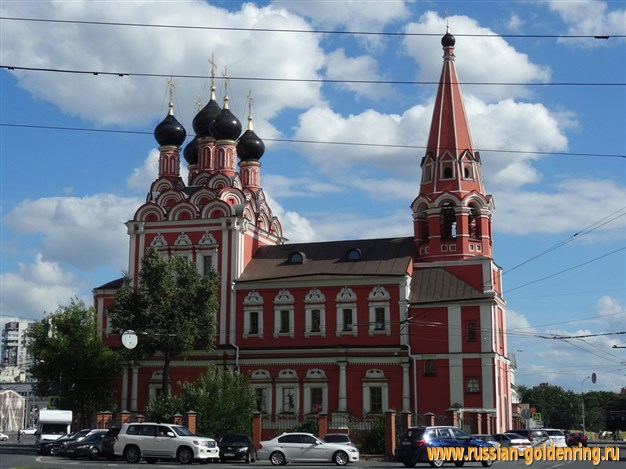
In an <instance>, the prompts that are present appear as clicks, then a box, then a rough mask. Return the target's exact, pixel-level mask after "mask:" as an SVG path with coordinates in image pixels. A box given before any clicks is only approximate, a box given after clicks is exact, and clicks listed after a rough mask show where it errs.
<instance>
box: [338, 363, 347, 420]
mask: <svg viewBox="0 0 626 469" xmlns="http://www.w3.org/2000/svg"><path fill="white" fill-rule="evenodd" d="M338 365H339V405H338V407H337V411H338V412H346V410H347V408H346V365H347V364H346V362H339V363H338Z"/></svg>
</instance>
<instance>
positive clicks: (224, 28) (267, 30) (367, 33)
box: [0, 16, 626, 40]
mask: <svg viewBox="0 0 626 469" xmlns="http://www.w3.org/2000/svg"><path fill="white" fill-rule="evenodd" d="M0 20H8V21H28V22H39V23H61V24H83V25H96V26H125V27H140V28H161V29H163V28H166V29H191V30H206V31H245V32H262V33H298V34H323V35H328V34H337V35H351V36H392V37H393V36H396V37H398V36H399V37H415V36H429V37H441V33H418V32H416V33H410V32H392V31H337V30H328V29H280V28H275V29H273V28H242V27H229V26H190V25H172V24H149V23H123V22H107V21H86V20H58V19H45V18H19V17H12V16H0ZM454 36H456V37H486V38H497V37H506V38H528V39H538V38H545V39H602V40H606V39H609V38H612V37H613V38H622V37H626V35H621V34H495V33H494V34H485V33H483V34H469V33H457V32H455V34H454Z"/></svg>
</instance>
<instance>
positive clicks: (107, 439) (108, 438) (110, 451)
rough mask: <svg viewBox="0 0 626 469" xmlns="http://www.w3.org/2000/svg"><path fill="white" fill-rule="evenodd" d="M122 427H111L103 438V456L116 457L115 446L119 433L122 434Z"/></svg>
mask: <svg viewBox="0 0 626 469" xmlns="http://www.w3.org/2000/svg"><path fill="white" fill-rule="evenodd" d="M121 428H122V427H111V428H109V430H108V431H107V434H106V435H104V438H103V439H102V456H104V457H105V458H107V459H115V452H114V446H115V442H116V441H117V435H119V434H120V430H121Z"/></svg>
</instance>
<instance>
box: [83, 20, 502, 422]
mask: <svg viewBox="0 0 626 469" xmlns="http://www.w3.org/2000/svg"><path fill="white" fill-rule="evenodd" d="M441 44H442V46H443V52H444V55H443V69H442V72H441V78H440V81H439V87H438V91H437V96H436V101H435V106H434V111H433V117H432V123H431V127H430V133H429V136H428V142H427V148H426V152H425V154H424V156H423V158H422V160H421V169H422V175H421V181H420V183H419V189H418V188H417V187H416V197H415V199H414V201H413V203H412V204H411V206H410V212H409V211H408V210H407V224H408V223H411V221H412V224H413V235H412V236H408V237H390V238H382V239H355V240H342V241H326V242H311V243H289V242H287V240H286V239H285V238H284V236H283V230H282V227H281V223H280V221H279V220H278V218H277V217H276V216H274V215H273V214H272V210H271V207H270V206H269V205H268V203H267V200H266V197H265V194H264V192H263V188H262V181H261V163H260V160H261V157H262V156H263V154H264V151H265V145H264V144H263V142H262V140H261V139H260V138H259V136H258V135H257V134H256V133H255V131H254V130H253V126H252V120H251V118H250V117H248V124H247V128H246V130H245V131H243V133H242V130H243V129H242V125H241V123H240V121H239V120H238V119H237V118H236V117H235V116H234V115H233V113H232V112H231V111H230V109H229V106H228V97H227V96H226V97H225V98H224V101H223V104H222V106H220V105H219V104H218V102H217V101H216V98H215V86H214V83H212V92H211V98H210V100H209V102H208V103H207V104H206V106H205V107H204V108H203V109H201V110H200V111H199V112H198V114H197V115H196V116H195V118H194V120H193V130H194V132H195V137H194V138H193V139H192V140H191V141H190V142H189V143H188V144H187V145H186V146H185V148H184V151H181V145H183V143H184V141H185V139H186V131H185V129H184V128H183V127H182V125H181V124H180V123H179V122H178V121H177V120H176V118H175V117H174V114H173V106H172V104H171V103H170V109H169V112H168V115H167V116H166V117H165V119H164V120H163V121H162V122H161V123H160V124H159V125H158V126H157V127H156V129H155V132H154V135H155V138H156V140H157V142H158V145H159V152H160V156H159V170H158V175H157V178H156V179H155V180H154V182H153V183H152V185H151V186H150V187H149V188H147V190H148V192H147V197H146V201H145V203H144V204H143V205H141V206H140V207H138V209H137V211H136V212H135V215H134V216H133V218H132V220H130V221H128V222H127V223H126V226H127V229H128V235H129V239H130V243H129V250H130V251H129V266H128V273H129V275H130V277H131V278H134V279H136V278H137V276H138V272H139V269H140V266H141V259H142V256H143V254H144V253H145V251H146V249H147V248H149V247H153V248H156V249H157V250H158V251H160V252H162V253H163V255H168V256H173V255H179V256H185V257H187V258H188V259H189V260H190V261H191V262H193V263H195V264H196V265H197V268H198V271H199V272H200V273H203V274H206V273H209V272H210V271H211V270H212V269H215V270H216V271H217V273H218V274H219V276H220V279H221V286H220V291H219V310H218V311H217V313H216V315H217V317H216V323H217V336H216V342H215V349H214V351H213V352H202V351H196V352H194V353H192V354H191V355H190V356H188V357H186V358H185V359H183V358H182V357H180V358H178V359H174V360H173V361H172V363H171V368H170V383H169V386H170V390H171V392H172V393H173V394H176V393H177V392H178V390H179V389H180V388H179V384H178V383H179V382H182V381H193V380H195V379H196V378H197V377H198V375H200V374H201V373H203V372H204V370H205V369H206V366H207V364H208V363H214V364H216V365H218V366H222V367H228V368H230V369H236V370H239V371H240V372H241V373H245V374H247V375H248V376H249V377H250V381H251V383H252V386H253V387H254V389H255V392H256V396H257V407H258V410H259V411H260V412H262V413H263V416H264V417H263V418H264V419H265V420H266V421H267V422H270V423H271V422H276V421H278V420H280V419H283V420H285V419H287V420H289V419H295V420H301V419H304V418H306V417H307V416H310V415H315V414H320V413H324V414H326V415H327V418H328V422H329V427H330V428H333V422H339V421H340V420H341V419H343V421H345V418H346V417H347V416H352V417H358V418H363V417H368V416H377V415H382V414H383V413H384V412H385V411H387V410H388V409H393V410H395V411H396V412H398V413H401V412H403V413H407V414H411V415H413V423H414V424H440V425H441V424H455V425H457V426H459V427H462V428H464V429H465V430H467V431H469V432H477V433H487V432H489V433H497V432H503V431H505V430H506V429H508V428H511V424H512V415H511V402H510V383H509V367H510V360H509V358H508V353H507V346H506V337H505V331H506V321H505V302H504V299H503V296H502V284H501V275H502V271H501V269H500V267H498V266H497V265H496V263H495V262H494V259H493V246H492V241H493V240H492V229H491V219H492V211H493V209H494V204H493V200H492V198H491V196H490V195H487V194H486V192H485V188H484V186H483V180H482V170H481V159H480V155H479V153H478V152H477V151H476V150H475V149H474V144H473V142H472V137H471V134H470V128H469V122H468V120H467V116H466V114H465V109H464V104H463V98H462V95H461V89H460V86H459V79H458V77H457V73H456V68H455V62H454V60H455V56H454V46H455V38H454V37H453V36H452V35H451V34H450V33H449V32H447V33H446V34H445V35H444V36H443V38H442V40H441ZM181 153H182V156H183V157H184V159H185V160H186V162H187V164H188V168H189V176H188V180H187V181H184V180H183V178H181V176H180V157H181ZM410 215H412V219H411V218H409V216H410ZM120 284H121V279H118V280H114V281H112V282H110V283H108V284H105V285H102V286H100V287H98V288H95V289H94V303H95V307H96V311H97V316H98V323H99V325H100V327H101V329H102V338H103V341H104V343H106V344H107V345H109V346H111V347H121V342H120V337H119V334H118V333H117V332H114V331H112V330H111V327H110V325H109V324H108V322H107V315H106V310H107V307H109V306H110V305H111V303H112V301H113V299H114V296H115V292H116V289H117V288H118V287H119V286H120ZM161 368H162V361H161V360H160V358H159V355H156V356H154V357H151V358H149V359H146V360H143V361H141V362H139V363H135V364H133V366H129V367H127V369H126V370H125V371H124V374H123V376H122V378H120V380H119V385H118V390H117V392H116V403H117V406H118V410H128V411H130V412H136V413H142V412H145V408H146V406H147V404H148V402H149V399H150V397H151V396H155V395H157V394H158V393H159V392H160V389H161V386H162V379H161V378H162V376H161Z"/></svg>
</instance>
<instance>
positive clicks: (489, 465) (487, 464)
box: [480, 459, 493, 467]
mask: <svg viewBox="0 0 626 469" xmlns="http://www.w3.org/2000/svg"><path fill="white" fill-rule="evenodd" d="M480 463H481V464H482V465H483V467H491V465H492V464H493V461H492V460H491V459H487V460H486V461H481V462H480Z"/></svg>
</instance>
